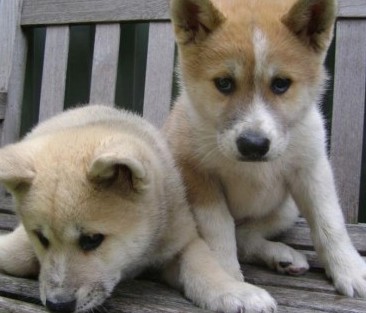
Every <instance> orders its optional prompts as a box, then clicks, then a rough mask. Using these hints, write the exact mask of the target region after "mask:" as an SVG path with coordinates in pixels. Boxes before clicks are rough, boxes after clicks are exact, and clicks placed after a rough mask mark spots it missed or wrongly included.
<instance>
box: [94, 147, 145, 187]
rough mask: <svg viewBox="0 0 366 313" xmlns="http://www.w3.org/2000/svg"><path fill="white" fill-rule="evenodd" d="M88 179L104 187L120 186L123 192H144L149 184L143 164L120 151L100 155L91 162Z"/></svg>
mask: <svg viewBox="0 0 366 313" xmlns="http://www.w3.org/2000/svg"><path fill="white" fill-rule="evenodd" d="M88 178H89V179H90V180H91V181H93V182H96V183H98V184H101V185H103V186H111V185H114V184H119V186H118V187H119V188H121V190H128V191H135V192H142V191H143V190H144V189H145V188H146V187H147V185H148V184H149V179H148V175H147V172H146V170H145V167H144V165H143V164H142V162H141V161H140V160H138V159H137V158H136V157H134V156H130V155H128V154H127V155H126V153H125V152H120V151H118V150H116V151H114V152H113V151H109V152H104V153H101V154H100V155H98V156H97V157H96V158H95V159H94V160H93V161H92V162H91V165H90V168H89V171H88Z"/></svg>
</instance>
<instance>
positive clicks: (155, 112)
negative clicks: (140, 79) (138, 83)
mask: <svg viewBox="0 0 366 313" xmlns="http://www.w3.org/2000/svg"><path fill="white" fill-rule="evenodd" d="M173 69H174V35H173V30H172V27H171V25H170V23H166V22H165V23H164V22H162V23H151V24H150V29H149V42H148V55H147V66H146V76H145V96H144V98H145V99H144V109H143V112H144V113H143V115H144V117H145V118H146V119H147V120H148V121H150V122H151V123H153V124H154V125H155V126H157V127H161V126H162V125H163V123H164V121H165V119H166V118H167V116H168V114H169V111H170V103H171V96H172V82H173Z"/></svg>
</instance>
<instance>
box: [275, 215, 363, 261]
mask: <svg viewBox="0 0 366 313" xmlns="http://www.w3.org/2000/svg"><path fill="white" fill-rule="evenodd" d="M347 230H348V233H349V235H350V237H351V240H352V242H353V244H354V245H355V247H356V249H357V250H358V251H360V252H361V253H362V254H363V255H366V240H365V238H366V224H358V225H347ZM276 240H279V241H282V242H284V243H287V244H289V245H291V246H293V247H295V248H298V249H301V250H309V249H310V250H312V249H313V242H312V240H311V238H310V229H309V227H308V226H307V224H305V223H304V222H298V223H296V225H295V226H294V227H292V228H291V229H290V230H288V231H286V232H285V233H284V234H282V235H281V236H279V237H277V238H276Z"/></svg>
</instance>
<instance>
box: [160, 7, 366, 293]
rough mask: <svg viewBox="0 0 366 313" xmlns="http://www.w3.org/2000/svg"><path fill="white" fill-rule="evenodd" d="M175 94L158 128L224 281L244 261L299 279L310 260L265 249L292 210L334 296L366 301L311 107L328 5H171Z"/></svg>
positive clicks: (319, 87)
mask: <svg viewBox="0 0 366 313" xmlns="http://www.w3.org/2000/svg"><path fill="white" fill-rule="evenodd" d="M171 12H172V21H173V24H174V28H175V33H176V38H177V43H178V48H179V63H180V73H181V87H182V88H181V95H180V97H179V98H178V100H177V101H176V103H175V106H174V108H173V111H172V113H171V115H170V117H169V120H168V122H167V123H166V125H165V132H166V135H167V137H168V140H169V144H170V147H171V150H172V151H173V154H174V157H175V159H176V161H177V163H178V165H179V167H180V169H181V171H182V173H183V177H184V180H185V184H186V186H187V192H188V200H189V202H190V205H191V207H192V209H193V211H194V215H195V218H196V220H197V223H198V229H199V232H200V234H201V235H202V236H203V237H204V239H205V241H206V242H207V243H208V244H209V246H210V247H211V249H212V250H213V251H214V253H215V254H216V256H217V258H218V260H219V261H220V263H221V264H222V266H224V268H225V269H226V271H227V272H228V273H230V274H231V275H232V276H233V277H235V278H236V279H238V280H242V273H241V271H240V266H239V262H238V260H237V255H238V256H239V260H240V261H243V262H254V263H263V264H266V265H267V266H269V267H270V268H273V269H276V270H277V271H279V272H281V273H288V274H293V275H298V274H302V273H303V272H305V271H306V270H307V269H308V267H309V265H308V263H307V260H306V258H305V256H303V255H302V254H301V253H299V252H297V251H295V250H294V249H292V248H290V247H288V246H286V245H284V244H282V243H280V242H273V241H270V240H269V239H270V238H271V237H273V236H274V235H277V234H278V233H280V232H281V231H283V230H285V229H287V228H288V227H290V226H291V225H292V224H293V223H294V221H295V220H296V218H297V216H298V209H299V210H300V212H301V214H302V215H303V216H304V217H306V219H307V221H308V223H309V226H310V229H311V235H312V238H313V241H314V246H315V249H316V251H317V253H318V255H319V257H320V259H321V260H322V261H323V263H324V266H325V269H326V273H327V275H328V276H329V277H331V278H332V280H333V283H334V284H335V286H336V288H337V290H338V291H339V292H340V293H342V294H345V295H348V296H351V297H352V296H360V297H366V264H365V262H364V261H363V260H362V258H361V257H360V255H359V254H358V253H357V251H356V250H355V248H354V247H353V245H352V243H351V241H350V238H349V236H348V235H347V232H346V227H345V224H344V219H343V215H342V211H341V208H340V206H339V202H338V198H337V194H336V188H335V183H334V179H333V174H332V170H331V166H330V164H329V161H328V157H327V152H326V134H325V130H324V122H323V119H322V116H321V113H320V110H319V108H318V105H317V103H318V102H319V99H320V98H321V95H322V93H323V90H324V85H325V81H326V72H325V69H324V66H323V62H324V58H325V55H326V52H327V49H328V46H329V44H330V42H331V39H332V36H333V25H334V21H335V15H336V1H335V0H310V1H309V0H277V1H273V0H261V1H259V0H212V1H210V0H200V1H199V0H171Z"/></svg>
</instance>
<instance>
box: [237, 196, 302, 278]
mask: <svg viewBox="0 0 366 313" xmlns="http://www.w3.org/2000/svg"><path fill="white" fill-rule="evenodd" d="M297 217H298V210H297V208H296V206H295V203H294V202H293V200H292V199H291V198H290V199H288V200H287V201H286V202H285V203H284V205H283V206H282V207H280V208H278V210H276V211H274V212H272V213H271V214H270V215H268V216H267V217H265V218H262V219H258V220H251V221H248V222H246V223H245V222H244V223H243V224H242V225H239V226H238V227H237V230H236V236H237V243H238V254H239V260H240V261H241V262H244V263H262V264H265V265H267V266H268V267H269V268H272V269H274V270H277V271H278V272H280V273H287V274H290V275H301V274H303V273H304V272H306V271H307V270H308V269H309V264H308V262H307V260H306V257H305V256H304V255H303V254H302V253H300V252H298V251H296V250H294V249H293V248H291V247H289V246H287V245H285V244H283V243H281V242H273V241H269V240H267V239H266V238H271V237H273V236H275V235H277V234H279V233H281V232H282V231H284V230H286V229H288V228H289V227H291V226H292V225H293V223H294V222H295V220H296V219H297Z"/></svg>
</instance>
